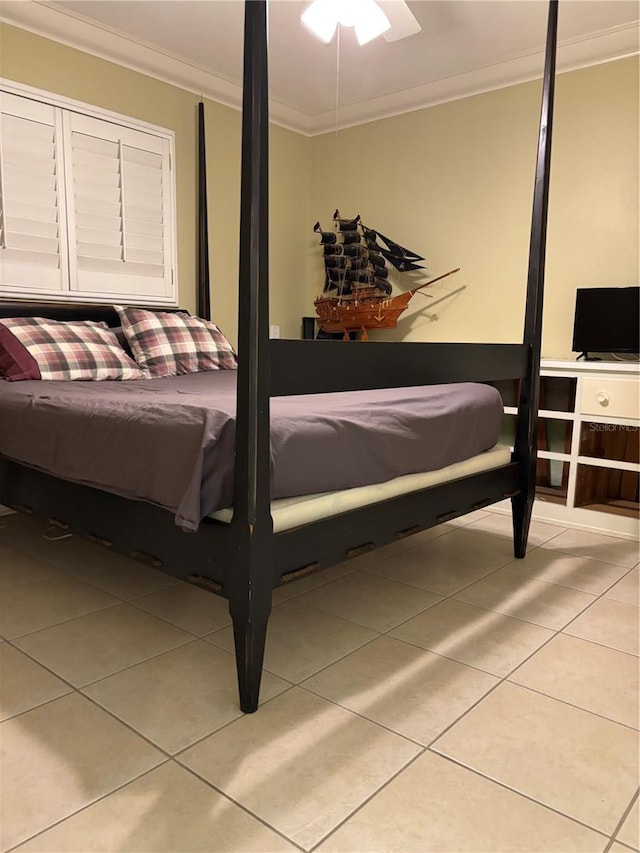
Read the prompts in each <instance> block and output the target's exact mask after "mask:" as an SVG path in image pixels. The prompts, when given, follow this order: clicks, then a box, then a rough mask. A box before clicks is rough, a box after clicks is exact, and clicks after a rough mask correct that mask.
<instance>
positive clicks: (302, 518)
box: [211, 444, 511, 533]
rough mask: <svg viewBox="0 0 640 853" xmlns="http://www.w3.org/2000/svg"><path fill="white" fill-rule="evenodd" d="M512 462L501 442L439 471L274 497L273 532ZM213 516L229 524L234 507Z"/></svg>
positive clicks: (280, 531)
mask: <svg viewBox="0 0 640 853" xmlns="http://www.w3.org/2000/svg"><path fill="white" fill-rule="evenodd" d="M510 462H511V448H510V447H507V446H505V445H502V444H496V445H495V447H492V448H491V449H490V450H486V451H485V452H484V453H479V454H478V455H477V456H472V457H471V459H465V460H464V461H463V462H454V464H453V465H447V466H446V468H438V470H437V471H426V472H424V473H422V474H405V475H404V476H403V477H395V478H394V479H393V480H387V482H386V483H376V484H375V485H373V486H360V487H356V488H353V489H345V490H343V491H340V492H323V493H320V494H316V495H301V496H300V497H297V498H281V499H280V500H274V501H271V517H272V519H273V530H274V533H282V532H284V531H285V530H292V529H293V528H294V527H302V526H303V525H305V524H311V523H312V522H314V521H319V520H320V519H322V518H330V517H331V516H333V515H340V513H342V512H349V510H352V509H358V508H359V507H363V506H369V505H370V504H375V503H380V502H381V501H386V500H389V499H390V498H395V497H398V495H407V494H410V493H411V492H417V491H420V490H421V489H430V488H432V487H433V486H439V485H441V484H442V483H451V482H452V481H453V480H461V479H462V478H463V477H471V476H472V475H473V474H480V473H481V472H482V471H491V470H492V469H494V468H501V467H502V466H503V465H508V464H509V463H510ZM211 518H213V519H215V520H216V521H222V522H224V523H226V524H229V523H230V522H231V521H232V519H233V507H227V508H226V509H220V510H218V511H217V512H214V513H212V514H211Z"/></svg>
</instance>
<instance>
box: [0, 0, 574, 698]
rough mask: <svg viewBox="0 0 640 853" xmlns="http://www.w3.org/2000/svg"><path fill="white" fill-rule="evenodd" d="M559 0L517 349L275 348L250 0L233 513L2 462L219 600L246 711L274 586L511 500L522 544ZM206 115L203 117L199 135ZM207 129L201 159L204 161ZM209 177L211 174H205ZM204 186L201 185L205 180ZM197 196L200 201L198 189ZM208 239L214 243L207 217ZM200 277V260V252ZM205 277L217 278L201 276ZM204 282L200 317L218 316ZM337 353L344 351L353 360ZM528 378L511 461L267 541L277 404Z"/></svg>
mask: <svg viewBox="0 0 640 853" xmlns="http://www.w3.org/2000/svg"><path fill="white" fill-rule="evenodd" d="M556 31H557V0H551V2H550V6H549V20H548V32H547V47H546V60H545V72H544V81H543V100H542V112H541V121H540V131H539V142H538V159H537V168H536V176H535V190H534V203H533V219H532V229H531V244H530V260H529V270H528V281H527V302H526V316H525V325H524V340H523V343H522V344H467V343H460V344H448V343H433V344H430V343H383V342H375V343H374V342H367V343H360V342H343V341H334V342H332V343H326V344H324V345H322V346H318V345H317V344H316V343H315V342H313V341H287V340H270V339H269V325H268V324H269V301H268V300H269V294H268V284H269V282H268V245H269V234H268V197H267V194H268V86H267V23H266V0H248V2H246V4H245V42H244V95H243V128H242V187H241V223H240V301H239V345H238V355H239V366H238V378H237V429H236V456H235V480H234V488H235V499H234V512H233V519H232V521H231V523H230V524H225V523H222V522H219V521H214V520H212V519H208V518H206V519H204V521H203V522H202V524H201V526H200V529H199V531H198V533H197V534H185V533H183V532H182V531H181V530H180V529H178V528H177V527H176V526H175V524H174V520H173V514H172V513H171V512H170V511H168V510H164V509H161V508H158V507H156V506H153V505H151V504H148V503H145V502H142V501H134V500H127V499H124V498H120V497H117V496H115V495H113V494H111V493H108V492H105V491H102V490H99V489H95V488H90V487H87V486H82V485H78V484H74V483H70V482H68V481H64V480H62V479H60V478H57V477H55V476H52V475H49V474H45V473H42V472H40V471H37V470H34V469H32V468H30V467H28V466H26V465H23V464H20V463H18V462H15V461H12V460H10V459H7V458H3V457H0V502H2V503H4V504H7V505H9V506H13V507H20V508H26V509H27V510H28V511H29V512H32V513H33V514H34V515H36V516H39V517H43V518H55V519H56V522H57V523H62V524H64V526H65V527H67V528H68V529H69V530H70V531H72V532H74V533H78V534H85V535H86V534H89V535H93V536H96V537H99V539H100V540H102V541H105V540H106V541H107V542H108V543H109V544H112V545H113V547H114V549H116V550H119V551H122V552H124V553H135V554H136V555H137V556H142V557H145V556H146V557H147V558H148V559H149V560H150V561H151V563H152V564H153V565H156V566H157V567H159V568H162V570H164V571H167V572H170V573H171V574H173V575H176V576H177V577H180V578H182V579H184V580H186V581H189V582H191V583H194V584H197V585H199V586H201V587H204V588H206V589H209V590H211V591H213V592H216V593H218V594H221V595H223V596H224V597H226V598H227V599H228V600H229V609H230V612H231V616H232V619H233V629H234V636H235V647H236V661H237V671H238V683H239V692H240V705H241V708H242V710H243V711H246V712H252V711H255V710H256V708H257V706H258V696H259V688H260V678H261V673H262V663H263V655H264V646H265V636H266V630H267V621H268V618H269V614H270V611H271V594H272V590H273V589H274V588H276V587H278V586H280V585H281V584H283V583H287V582H289V581H293V580H295V579H297V578H299V577H303V576H306V575H308V574H310V573H311V572H314V571H316V570H319V569H322V568H326V567H328V566H331V565H334V564H336V563H339V562H342V561H344V560H345V559H346V558H347V557H349V556H352V555H355V554H358V553H361V552H362V551H364V550H368V549H370V548H374V547H377V546H381V545H385V544H387V543H389V542H393V541H395V540H396V539H398V538H402V537H404V536H407V535H409V534H412V533H415V532H418V531H420V530H424V529H426V528H429V527H432V526H434V525H436V524H439V523H442V522H444V521H447V520H449V519H451V518H454V517H456V516H459V515H463V514H465V513H468V512H470V511H473V510H476V509H478V508H480V507H484V506H488V505H490V504H492V503H495V502H497V501H501V500H503V499H505V498H511V501H512V508H513V529H514V551H515V555H516V557H523V556H524V555H525V551H526V547H527V536H528V530H529V523H530V519H531V510H532V506H533V500H534V488H535V470H536V416H537V405H538V393H539V378H538V375H539V364H540V341H541V321H542V297H543V279H544V258H545V235H546V215H547V199H548V187H549V161H550V146H551V120H552V113H553V91H554V77H555V53H556ZM202 119H203V112H202V107H200V111H199V120H200V125H201V128H202V130H203V124H202ZM202 142H203V135H202V134H201V148H200V152H201V153H200V165H201V167H202V166H204V159H203V158H204V146H203V144H202ZM201 175H202V169H201ZM201 186H202V189H203V187H204V184H202V185H201ZM201 197H202V193H201ZM200 236H201V239H202V240H203V241H204V243H205V244H206V241H207V231H206V219H204V221H203V220H202V219H201V224H200ZM199 264H200V269H201V282H202V281H203V279H202V275H204V273H203V272H202V271H203V270H204V269H205V268H206V266H207V264H206V259H205V258H203V256H202V254H201V255H200V261H199ZM207 284H208V283H207ZM208 298H209V292H208V286H205V285H202V286H201V287H200V305H199V309H200V310H201V312H202V313H203V315H205V316H206V315H207V314H208V312H209V305H208ZM7 316H47V317H50V318H53V319H90V320H105V321H106V322H107V323H108V324H109V325H110V326H116V325H118V323H119V321H118V318H117V314H116V313H115V311H114V310H113V308H112V307H111V306H104V305H103V306H96V305H93V306H90V305H68V306H67V305H42V304H34V303H17V302H16V303H10V302H0V317H7ZM344 347H348V358H346V357H345V350H344V349H343V348H344ZM498 380H520V387H521V392H520V400H519V409H518V423H517V435H516V440H515V448H514V451H513V455H512V461H511V462H510V463H509V464H507V465H503V466H501V467H499V468H495V469H493V470H489V471H484V472H483V473H480V474H475V475H473V476H469V477H465V478H463V479H458V480H454V481H451V482H447V483H444V484H442V485H439V486H435V487H432V488H428V489H423V490H421V491H417V492H412V493H410V494H404V495H400V496H399V497H394V498H391V499H388V500H385V501H383V502H380V503H375V504H371V505H369V506H365V507H361V508H359V509H355V510H351V511H348V512H344V513H341V514H340V515H336V516H333V517H329V518H324V519H321V520H319V521H315V522H313V523H310V524H306V525H304V526H300V527H297V528H294V529H290V530H286V531H283V532H279V533H274V531H273V522H272V517H271V505H270V470H269V466H270V453H269V400H270V397H272V396H280V395H287V394H312V393H321V392H328V391H350V390H356V389H367V388H374V387H375V388H386V387H396V386H410V385H429V384H440V383H449V382H460V381H471V382H492V381H498Z"/></svg>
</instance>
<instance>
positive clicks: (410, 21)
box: [377, 0, 422, 41]
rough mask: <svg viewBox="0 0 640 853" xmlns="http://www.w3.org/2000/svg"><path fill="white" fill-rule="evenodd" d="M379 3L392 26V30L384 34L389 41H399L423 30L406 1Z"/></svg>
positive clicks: (384, 0)
mask: <svg viewBox="0 0 640 853" xmlns="http://www.w3.org/2000/svg"><path fill="white" fill-rule="evenodd" d="M377 3H378V6H380V8H381V9H382V11H383V12H384V13H385V15H386V16H387V18H389V23H390V24H391V28H390V29H388V30H387V31H386V33H383V34H382V37H383V38H384V39H386V40H387V41H399V40H400V39H403V38H406V37H407V36H412V35H414V34H415V33H419V32H420V30H421V29H422V27H421V26H420V24H419V23H418V21H417V20H416V18H415V15H414V14H413V12H412V11H411V9H410V8H409V7H408V6H407V4H406V3H405V1H404V0H377Z"/></svg>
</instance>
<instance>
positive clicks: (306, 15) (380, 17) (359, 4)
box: [302, 0, 391, 45]
mask: <svg viewBox="0 0 640 853" xmlns="http://www.w3.org/2000/svg"><path fill="white" fill-rule="evenodd" d="M302 23H303V24H304V25H305V26H306V27H307V28H308V29H309V30H311V32H312V33H313V34H314V35H316V36H317V37H318V38H319V39H320V40H321V41H323V42H325V43H326V44H329V42H330V41H331V39H332V38H333V36H334V33H335V31H336V27H337V26H338V24H339V23H340V24H343V25H344V26H345V27H355V31H356V37H357V39H358V43H359V44H361V45H363V44H366V43H367V42H369V41H371V40H372V39H374V38H377V37H378V36H379V35H382V33H384V32H386V31H387V30H388V29H389V27H390V26H391V24H390V22H389V19H388V18H387V16H386V15H385V13H384V12H383V11H382V9H381V8H380V7H379V6H378V4H377V3H376V2H374V0H314V2H313V3H312V4H311V5H310V6H309V7H308V8H307V9H306V10H305V11H304V12H303V13H302Z"/></svg>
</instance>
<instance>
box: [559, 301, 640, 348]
mask: <svg viewBox="0 0 640 853" xmlns="http://www.w3.org/2000/svg"><path fill="white" fill-rule="evenodd" d="M573 351H574V352H579V353H585V354H588V353H590V352H597V353H609V352H611V353H613V352H632V353H637V352H640V287H587V288H579V289H578V291H577V293H576V313H575V318H574V323H573Z"/></svg>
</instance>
